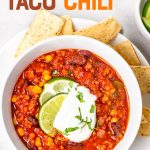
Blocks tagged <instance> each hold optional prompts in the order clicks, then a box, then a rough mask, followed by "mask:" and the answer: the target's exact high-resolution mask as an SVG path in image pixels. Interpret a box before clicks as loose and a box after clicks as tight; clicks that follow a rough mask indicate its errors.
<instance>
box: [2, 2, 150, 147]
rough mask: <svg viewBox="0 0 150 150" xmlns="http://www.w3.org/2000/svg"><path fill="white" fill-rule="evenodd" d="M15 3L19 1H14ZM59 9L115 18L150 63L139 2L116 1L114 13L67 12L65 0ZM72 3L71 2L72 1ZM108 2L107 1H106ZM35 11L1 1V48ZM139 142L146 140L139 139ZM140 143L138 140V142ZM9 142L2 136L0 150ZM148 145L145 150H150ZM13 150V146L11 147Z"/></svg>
mask: <svg viewBox="0 0 150 150" xmlns="http://www.w3.org/2000/svg"><path fill="white" fill-rule="evenodd" d="M14 1H15V2H16V1H17V0H14ZM56 1H57V7H56V9H55V10H54V11H52V12H53V13H56V14H58V15H65V14H69V15H70V16H71V17H82V18H86V19H92V20H96V21H101V20H102V19H104V18H106V17H107V16H114V17H116V18H117V19H118V21H119V22H120V23H121V24H122V26H123V34H124V35H125V36H126V37H128V38H129V39H130V40H131V41H132V42H133V43H134V44H135V45H136V46H137V47H138V48H139V49H140V50H141V52H142V53H143V55H144V56H145V57H146V58H147V60H148V61H149V62H150V39H149V41H148V40H146V39H145V38H144V37H143V35H142V34H141V33H140V31H139V29H138V27H137V25H136V22H135V7H136V3H137V0H114V3H113V11H66V10H65V9H64V6H63V0H56ZM70 1H71V0H70ZM74 1H75V0H74ZM104 1H107V0H104ZM34 15H35V11H25V10H24V9H22V10H21V11H10V10H9V0H1V1H0V48H1V47H2V46H3V45H4V44H5V43H6V42H7V41H8V40H9V39H11V38H12V37H13V36H14V35H16V34H17V33H18V32H20V31H22V30H23V29H24V28H26V27H27V26H28V25H29V24H30V22H31V21H32V19H33V17H34ZM139 140H144V138H143V139H139ZM136 142H138V140H137V141H136ZM6 144H7V141H5V140H4V139H3V137H1V136H0V150H4V149H5V150H6V148H5V145H6ZM136 145H137V143H134V145H133V146H132V148H131V150H137V149H138V148H137V147H136ZM147 146H148V145H145V147H143V148H142V149H143V150H148V149H149V148H148V147H147ZM10 149H11V145H10Z"/></svg>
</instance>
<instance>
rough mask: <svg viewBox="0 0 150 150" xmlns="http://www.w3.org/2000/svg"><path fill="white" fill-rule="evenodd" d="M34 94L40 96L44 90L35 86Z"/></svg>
mask: <svg viewBox="0 0 150 150" xmlns="http://www.w3.org/2000/svg"><path fill="white" fill-rule="evenodd" d="M32 92H33V93H35V94H40V93H41V92H42V88H40V87H39V86H37V85H35V86H33V87H32Z"/></svg>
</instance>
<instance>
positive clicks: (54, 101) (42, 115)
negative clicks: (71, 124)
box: [38, 94, 67, 136]
mask: <svg viewBox="0 0 150 150" xmlns="http://www.w3.org/2000/svg"><path fill="white" fill-rule="evenodd" d="M66 97H67V94H57V95H56V96H54V97H53V98H51V99H50V100H48V101H47V102H46V103H45V104H43V106H42V107H41V109H40V111H39V117H38V119H39V124H40V127H41V129H42V130H43V131H44V132H45V133H46V134H48V135H50V136H51V134H52V131H53V122H54V119H55V116H56V114H57V112H58V111H59V109H60V107H61V105H62V103H63V101H64V100H65V98H66Z"/></svg>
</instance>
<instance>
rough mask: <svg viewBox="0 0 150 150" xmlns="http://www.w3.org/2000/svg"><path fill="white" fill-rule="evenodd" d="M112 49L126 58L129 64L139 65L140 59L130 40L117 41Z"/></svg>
mask: <svg viewBox="0 0 150 150" xmlns="http://www.w3.org/2000/svg"><path fill="white" fill-rule="evenodd" d="M114 49H115V50H116V51H117V52H118V53H119V54H120V55H121V56H122V57H123V58H124V59H125V60H126V62H127V63H128V64H129V65H133V66H139V65H141V63H140V60H139V58H138V56H137V54H136V52H135V50H134V48H133V46H132V44H131V42H130V41H124V42H122V43H119V44H117V45H115V46H114Z"/></svg>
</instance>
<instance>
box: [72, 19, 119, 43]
mask: <svg viewBox="0 0 150 150" xmlns="http://www.w3.org/2000/svg"><path fill="white" fill-rule="evenodd" d="M120 30H121V26H120V24H119V23H118V22H117V21H116V20H115V19H114V18H108V19H106V20H104V21H102V22H100V23H98V24H96V25H94V26H91V27H88V28H85V29H83V30H80V31H77V32H74V33H73V34H74V35H81V36H87V37H91V38H94V39H97V40H99V41H101V42H103V43H109V42H110V41H111V40H112V39H114V38H115V37H116V36H117V35H118V33H119V32H120Z"/></svg>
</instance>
